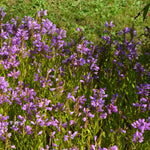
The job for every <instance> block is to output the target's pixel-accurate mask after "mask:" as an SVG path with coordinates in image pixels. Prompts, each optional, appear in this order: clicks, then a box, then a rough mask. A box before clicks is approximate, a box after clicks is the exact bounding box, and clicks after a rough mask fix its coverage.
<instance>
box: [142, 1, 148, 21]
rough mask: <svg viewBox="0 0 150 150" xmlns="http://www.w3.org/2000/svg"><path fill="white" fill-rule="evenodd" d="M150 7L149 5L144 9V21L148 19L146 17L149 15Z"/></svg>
mask: <svg viewBox="0 0 150 150" xmlns="http://www.w3.org/2000/svg"><path fill="white" fill-rule="evenodd" d="M149 7H150V3H148V4H147V5H146V6H145V7H144V9H143V11H144V12H143V21H144V20H145V19H146V15H147V13H148V10H149Z"/></svg>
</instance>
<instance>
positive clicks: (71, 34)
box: [0, 0, 148, 44]
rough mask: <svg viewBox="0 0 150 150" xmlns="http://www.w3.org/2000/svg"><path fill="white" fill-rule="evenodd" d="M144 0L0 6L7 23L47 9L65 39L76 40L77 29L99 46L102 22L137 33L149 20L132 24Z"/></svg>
mask: <svg viewBox="0 0 150 150" xmlns="http://www.w3.org/2000/svg"><path fill="white" fill-rule="evenodd" d="M146 2H147V1H146V0H142V1H141V0H113V1H104V0H86V1H84V0H76V1H72V2H71V1H70V0H59V1H57V0H55V1H53V0H48V1H47V0H43V1H42V0H40V1H38V0H36V1H34V0H31V1H29V0H26V1H23V0H6V1H5V0H2V1H1V3H0V4H1V6H3V7H4V8H5V9H4V10H5V12H7V14H9V15H8V16H7V17H6V19H8V20H10V19H11V18H14V17H16V16H19V18H20V20H21V18H23V17H24V16H31V17H35V15H36V13H37V11H39V10H41V8H43V9H44V10H45V9H47V10H48V16H47V17H48V18H49V19H50V20H51V21H52V22H53V23H54V24H56V25H57V27H59V28H63V29H64V30H66V31H67V37H68V38H69V39H70V38H76V37H75V32H76V28H77V27H81V28H82V29H83V30H84V34H85V36H86V38H87V39H88V40H91V41H94V43H95V44H98V43H99V41H100V38H101V36H102V35H103V29H104V23H105V22H106V21H108V22H110V21H111V20H113V21H114V24H115V25H116V27H115V29H114V31H119V30H121V29H123V28H125V27H131V26H132V23H133V22H134V23H135V27H136V29H137V31H138V32H139V33H138V34H140V33H141V32H143V31H142V30H143V28H144V26H145V25H148V19H147V20H146V21H145V22H144V23H143V21H142V16H141V17H139V18H138V19H137V20H135V21H134V17H135V16H136V15H137V13H138V12H139V11H140V10H141V9H142V8H143V7H144V6H145V4H146Z"/></svg>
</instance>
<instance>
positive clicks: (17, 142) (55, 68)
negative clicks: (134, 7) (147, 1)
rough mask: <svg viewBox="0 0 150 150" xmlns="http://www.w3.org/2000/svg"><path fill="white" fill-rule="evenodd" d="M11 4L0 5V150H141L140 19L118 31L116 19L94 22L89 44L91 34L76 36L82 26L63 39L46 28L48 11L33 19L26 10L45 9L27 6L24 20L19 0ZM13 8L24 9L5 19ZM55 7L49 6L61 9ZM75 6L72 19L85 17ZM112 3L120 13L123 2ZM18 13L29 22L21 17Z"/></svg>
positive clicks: (144, 38) (143, 45)
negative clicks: (99, 25) (16, 5)
mask: <svg viewBox="0 0 150 150" xmlns="http://www.w3.org/2000/svg"><path fill="white" fill-rule="evenodd" d="M9 2H10V1H9ZM11 2H12V3H13V5H12V6H8V5H7V3H5V1H2V2H1V4H2V5H3V6H4V5H5V8H0V62H1V63H0V106H1V107H0V149H2V150H3V149H19V150H21V149H22V150H24V149H27V150H30V149H31V150H38V149H39V150H40V149H41V150H44V149H46V150H48V149H56V150H57V149H58V150H59V149H60V150H80V149H81V150H88V149H90V150H106V149H108V150H118V149H119V150H123V149H127V150H129V149H131V150H132V149H136V150H141V149H144V150H148V149H149V147H150V131H149V130H150V115H149V114H150V50H149V46H150V42H149V40H150V29H149V28H148V25H147V22H145V23H143V26H144V25H147V28H145V29H144V28H143V29H142V25H140V26H138V24H140V23H141V21H140V20H142V18H140V17H139V18H138V20H137V21H134V22H133V20H131V22H132V23H131V24H130V22H128V23H129V24H130V25H132V27H127V26H125V27H124V25H123V26H122V29H120V30H119V28H120V27H121V25H120V24H121V20H120V22H118V24H116V23H117V21H116V20H117V19H116V20H115V18H113V20H114V21H112V20H108V21H105V23H104V22H101V23H102V24H104V25H103V28H102V27H101V31H100V32H101V34H100V35H98V34H97V33H96V32H95V35H96V37H95V38H92V36H94V35H93V34H92V35H89V33H88V32H93V31H94V29H92V30H89V29H88V30H87V33H86V32H84V28H86V27H88V23H87V24H86V23H85V26H84V28H82V27H80V25H79V27H77V28H76V31H73V30H74V26H73V27H72V29H68V30H67V31H68V33H69V35H68V34H67V32H66V30H64V29H63V27H62V26H61V25H59V22H58V21H56V22H57V23H58V24H57V23H56V24H54V23H53V22H52V21H50V20H51V18H53V17H52V16H51V17H50V16H49V13H50V12H51V11H52V10H50V9H48V11H47V10H45V9H41V10H40V11H38V13H37V14H36V13H35V10H34V7H35V8H37V6H38V8H40V7H41V8H44V7H46V4H45V5H44V1H43V4H42V1H41V3H40V1H35V2H36V4H35V3H34V2H33V3H32V5H31V6H30V7H29V8H31V7H32V10H31V12H32V13H33V14H29V13H31V12H30V9H29V8H28V7H27V6H28V5H23V4H24V3H23V1H11ZM15 2H16V3H15ZM17 2H19V4H20V5H21V4H22V6H23V7H27V8H28V9H20V11H21V13H20V17H14V16H13V15H17V11H19V7H18V8H16V7H15V8H14V9H16V12H15V11H14V14H13V13H11V10H13V6H15V4H17ZM63 2H64V1H57V3H56V1H53V2H52V1H51V4H55V5H52V6H56V4H58V5H57V6H62V5H61V4H62V3H63ZM81 2H82V1H76V2H75V1H74V2H73V3H72V7H77V5H78V7H79V9H81V11H80V12H82V11H83V10H84V11H85V9H83V10H82V7H81V6H82V3H81ZM83 2H84V1H83ZM92 2H93V3H92ZM132 2H133V1H132ZM138 2H139V5H140V4H142V2H141V1H138ZM29 3H30V2H29V1H26V4H29ZM115 3H116V4H117V3H118V5H119V6H120V5H121V4H122V7H123V6H124V5H125V6H126V5H127V4H129V3H131V1H123V0H122V1H117V0H116V1H115ZM67 4H68V6H69V1H66V4H65V6H66V5H67ZM88 4H91V5H92V4H93V5H92V8H94V10H95V12H99V9H98V7H97V5H102V6H101V7H102V8H105V7H104V6H105V5H106V6H108V3H106V2H103V1H101V2H100V3H98V1H95V3H94V1H87V3H86V4H85V5H88ZM96 4H97V5H96ZM104 4H105V5H104ZM143 4H144V3H143ZM74 5H75V6H74ZM91 5H90V6H89V7H91ZM94 6H95V7H94ZM125 6H124V7H125ZM10 7H11V8H10ZM47 7H48V6H47ZM116 7H118V6H116ZM20 8H21V6H20ZM85 8H88V6H86V7H85ZM138 8H139V7H138ZM8 9H9V10H10V12H8ZM62 9H63V8H62ZM4 10H6V12H8V13H5V11H4ZM115 11H116V12H119V11H118V9H114V12H115ZM64 12H65V10H64ZM85 12H87V10H86V11H85ZM85 12H84V13H85ZM137 12H138V11H137ZM9 13H10V15H8V14H9ZM26 13H27V14H29V15H30V16H21V15H26ZM71 13H73V11H71ZM74 13H75V12H74ZM78 13H79V12H78ZM84 13H83V14H84ZM102 13H104V12H102ZM111 13H112V14H113V12H111ZM111 13H110V12H109V13H108V14H107V15H108V16H107V17H109V16H110V14H111ZM89 14H92V12H90V11H89ZM122 14H123V13H122ZM114 15H115V14H114ZM58 16H59V15H58ZM81 16H82V15H81ZM102 16H104V15H102ZM135 16H136V14H135ZM12 17H13V18H12ZM66 17H67V15H66ZM54 18H55V17H54ZM54 18H53V19H54ZM93 18H94V16H93ZM82 19H83V20H84V17H83V18H82ZM82 19H81V20H82ZM94 19H95V21H96V19H97V21H101V19H102V21H104V20H105V19H106V18H103V17H102V18H101V19H100V18H94ZM103 19H104V20H103ZM126 19H127V18H126ZM54 21H55V20H54ZM60 21H62V20H61V19H60ZM70 21H71V20H70ZM90 21H91V22H92V21H93V20H92V19H90ZM64 22H65V21H64ZM66 22H67V23H68V21H66ZM115 22H116V23H115ZM124 23H125V22H124ZM124 23H123V24H124ZM70 24H71V22H70ZM73 24H74V22H73ZM83 24H84V23H83ZM129 24H128V25H129ZM116 26H118V27H116ZM96 27H98V24H96ZM96 27H95V30H98V29H97V28H96ZM136 27H137V29H138V30H137V31H136V30H135V28H136ZM64 28H67V26H65V25H64ZM71 35H72V37H71ZM84 35H85V36H84ZM90 39H92V40H93V41H92V40H90ZM94 39H96V41H94Z"/></svg>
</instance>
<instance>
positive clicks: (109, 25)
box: [105, 21, 115, 28]
mask: <svg viewBox="0 0 150 150" xmlns="http://www.w3.org/2000/svg"><path fill="white" fill-rule="evenodd" d="M114 26H115V25H114V24H113V21H110V24H108V22H107V21H106V23H105V27H107V28H108V27H114Z"/></svg>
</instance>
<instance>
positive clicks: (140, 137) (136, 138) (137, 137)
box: [132, 130, 144, 143]
mask: <svg viewBox="0 0 150 150" xmlns="http://www.w3.org/2000/svg"><path fill="white" fill-rule="evenodd" d="M143 139H144V137H143V134H142V133H141V132H139V131H138V130H137V131H136V132H135V134H134V135H133V139H132V141H133V142H134V143H136V142H140V143H142V142H143Z"/></svg>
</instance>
